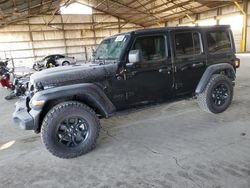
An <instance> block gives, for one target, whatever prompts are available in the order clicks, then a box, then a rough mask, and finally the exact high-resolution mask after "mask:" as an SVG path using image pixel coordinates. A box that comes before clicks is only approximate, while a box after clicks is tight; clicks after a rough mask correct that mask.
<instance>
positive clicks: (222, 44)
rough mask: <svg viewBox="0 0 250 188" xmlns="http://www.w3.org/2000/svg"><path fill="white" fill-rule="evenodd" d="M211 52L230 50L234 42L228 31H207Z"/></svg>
mask: <svg viewBox="0 0 250 188" xmlns="http://www.w3.org/2000/svg"><path fill="white" fill-rule="evenodd" d="M207 43H208V51H209V53H219V52H224V51H230V50H231V49H232V44H231V40H230V35H229V32H228V31H212V32H208V33H207Z"/></svg>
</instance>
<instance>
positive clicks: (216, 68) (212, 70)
mask: <svg viewBox="0 0 250 188" xmlns="http://www.w3.org/2000/svg"><path fill="white" fill-rule="evenodd" d="M221 71H225V73H226V75H227V76H228V77H229V78H230V79H231V80H235V78H236V75H235V69H234V68H233V66H232V65H231V64H229V63H220V64H215V65H211V66H209V67H208V68H207V69H206V71H205V72H204V73H203V75H202V77H201V79H200V81H199V83H198V85H197V87H196V90H195V93H196V94H200V93H202V92H203V91H204V89H205V88H206V86H207V84H208V82H209V80H210V78H211V76H212V75H213V74H217V73H218V74H219V73H220V72H221Z"/></svg>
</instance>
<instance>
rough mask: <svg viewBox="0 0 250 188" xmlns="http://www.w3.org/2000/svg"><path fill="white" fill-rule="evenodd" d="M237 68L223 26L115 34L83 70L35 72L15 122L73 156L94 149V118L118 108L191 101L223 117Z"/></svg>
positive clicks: (60, 154) (62, 153)
mask: <svg viewBox="0 0 250 188" xmlns="http://www.w3.org/2000/svg"><path fill="white" fill-rule="evenodd" d="M239 64H240V61H239V59H237V58H236V56H235V45H234V40H233V35H232V32H231V30H230V27H229V26H214V27H177V28H157V29H144V30H138V31H133V32H128V33H123V34H117V35H115V36H111V37H109V38H107V39H105V40H103V41H102V43H101V44H100V45H99V47H98V48H97V50H96V52H95V54H94V56H93V59H92V60H91V62H90V63H88V64H86V65H81V66H79V65H75V66H70V67H57V68H53V69H48V70H44V71H41V72H38V73H35V74H33V75H32V76H31V79H30V83H29V96H28V97H26V99H25V100H23V101H19V102H17V103H16V111H15V112H14V114H13V118H14V122H15V123H16V124H17V125H19V126H20V127H22V128H24V129H26V130H34V131H35V132H36V133H39V132H41V137H42V141H43V143H44V144H45V146H46V148H47V149H48V150H49V151H50V152H51V153H52V154H53V155H55V156H57V157H61V158H73V157H77V156H80V155H82V154H85V153H87V152H89V151H90V150H91V149H93V148H94V146H95V144H96V140H97V138H98V135H99V131H100V123H99V118H101V117H105V118H108V117H110V116H112V115H114V113H115V112H116V111H118V110H122V109H128V108H132V107H135V106H138V105H143V104H144V105H145V104H148V103H158V102H162V101H166V100H168V99H173V98H178V97H183V96H192V95H193V96H194V95H195V96H197V99H198V103H199V105H200V107H201V108H202V109H203V110H205V111H207V112H211V113H221V112H223V111H224V110H226V109H227V108H228V106H229V105H230V103H231V101H232V98H233V86H234V81H235V71H236V68H237V67H239Z"/></svg>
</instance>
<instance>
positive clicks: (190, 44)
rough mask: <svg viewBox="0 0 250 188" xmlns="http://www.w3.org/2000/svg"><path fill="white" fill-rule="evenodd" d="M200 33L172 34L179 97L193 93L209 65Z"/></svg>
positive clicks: (184, 32) (176, 85)
mask: <svg viewBox="0 0 250 188" xmlns="http://www.w3.org/2000/svg"><path fill="white" fill-rule="evenodd" d="M202 35H203V34H202V32H200V31H179V32H178V31H176V32H174V33H173V34H172V39H173V49H174V66H175V90H176V94H177V95H182V94H187V93H192V92H194V91H195V88H196V86H197V84H198V82H199V81H200V78H201V77H202V75H203V73H204V71H205V69H206V64H207V57H206V54H205V53H204V43H203V37H202Z"/></svg>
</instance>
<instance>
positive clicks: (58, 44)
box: [0, 0, 250, 188]
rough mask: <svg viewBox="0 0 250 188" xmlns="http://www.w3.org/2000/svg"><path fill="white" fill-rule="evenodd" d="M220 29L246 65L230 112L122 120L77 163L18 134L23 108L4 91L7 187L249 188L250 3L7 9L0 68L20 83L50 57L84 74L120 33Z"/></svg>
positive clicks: (0, 158) (1, 169) (138, 111)
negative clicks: (70, 61)
mask: <svg viewBox="0 0 250 188" xmlns="http://www.w3.org/2000/svg"><path fill="white" fill-rule="evenodd" d="M215 25H230V28H231V30H232V33H233V38H234V42H235V49H236V56H237V58H239V59H240V68H239V69H237V71H236V72H237V76H236V84H235V87H234V98H233V102H232V104H231V106H230V108H229V109H228V110H227V111H225V112H223V113H221V114H209V113H204V112H203V111H202V110H200V109H199V107H198V105H197V103H196V97H192V98H185V97H184V98H179V99H178V100H174V101H170V102H164V103H161V104H158V103H157V104H156V105H149V106H146V107H143V108H141V107H138V108H134V109H132V110H125V111H122V112H118V113H117V114H116V115H115V116H114V117H110V118H103V119H101V120H100V122H101V124H102V126H101V130H100V138H99V139H98V141H97V144H96V148H95V149H94V150H93V151H91V152H90V153H87V154H86V155H83V156H80V157H78V158H73V159H60V158H56V157H55V156H52V155H51V154H50V153H49V152H47V151H46V149H45V148H44V146H43V143H42V142H41V138H40V137H41V136H40V135H39V134H34V131H24V130H22V129H20V128H18V127H16V126H14V123H13V120H12V118H13V117H12V114H13V112H14V111H15V104H16V102H18V100H19V99H18V98H15V99H13V100H5V96H7V95H8V94H9V93H10V90H9V89H6V88H4V87H1V85H0V119H1V123H0V183H1V186H0V187H53V188H54V187H89V188H92V187H98V188H113V187H114V188H116V187H122V188H141V187H143V188H144V187H148V188H151V187H157V188H158V187H159V188H172V187H173V188H186V187H187V188H189V187H190V188H191V187H192V188H193V187H198V188H210V187H213V188H235V187H237V188H249V187H250V159H249V155H250V149H249V144H250V128H249V121H250V116H249V108H250V99H249V92H250V76H249V71H250V64H249V60H250V1H249V0H0V60H1V61H5V60H8V61H9V62H11V63H9V66H10V68H13V67H14V68H15V69H14V70H15V71H16V72H15V73H16V74H18V76H20V75H26V74H27V73H28V74H31V73H33V72H35V71H34V70H33V69H32V66H33V64H34V62H36V61H38V60H41V59H43V58H44V57H46V56H48V55H51V54H63V55H65V56H68V57H74V60H75V61H76V64H77V65H78V64H80V65H81V64H84V65H85V64H87V63H88V62H89V61H90V60H91V59H92V56H93V54H94V53H95V50H96V48H97V47H98V45H99V44H100V43H101V42H102V41H103V39H105V38H107V37H110V36H112V35H115V34H118V33H125V32H129V31H134V30H142V29H148V28H159V27H162V28H163V27H180V26H188V27H194V26H207V27H212V26H215ZM52 69H53V68H51V70H52ZM41 72H42V71H41ZM0 78H2V77H0Z"/></svg>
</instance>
